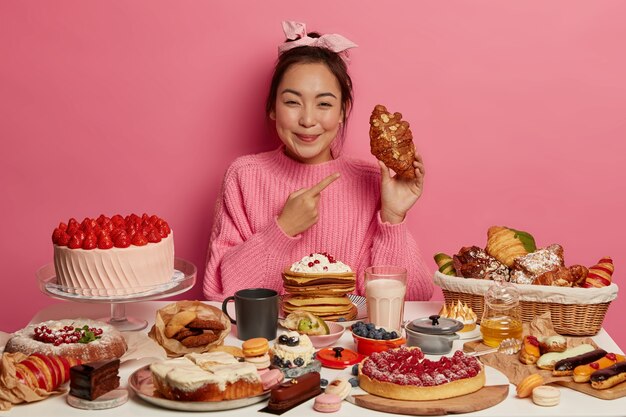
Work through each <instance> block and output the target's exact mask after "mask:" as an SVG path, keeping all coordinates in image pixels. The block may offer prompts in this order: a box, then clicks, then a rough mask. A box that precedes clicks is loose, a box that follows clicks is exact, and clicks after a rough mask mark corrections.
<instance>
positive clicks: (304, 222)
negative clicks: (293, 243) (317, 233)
mask: <svg viewBox="0 0 626 417" xmlns="http://www.w3.org/2000/svg"><path fill="white" fill-rule="evenodd" d="M339 175H340V174H339V173H338V172H336V173H334V174H331V175H329V176H327V177H326V178H324V179H323V180H321V181H320V182H319V183H317V184H315V185H314V186H312V187H310V188H301V189H300V190H297V191H294V192H293V193H291V194H289V198H287V201H286V202H285V205H284V206H283V210H282V211H281V212H280V214H279V215H278V219H277V221H278V225H279V226H280V228H281V229H282V230H283V232H285V234H286V235H288V236H292V237H293V236H296V235H298V234H300V233H302V232H304V231H305V230H308V229H309V227H311V226H313V225H314V224H315V223H317V220H318V218H319V213H318V210H317V205H318V204H319V200H320V194H321V192H322V191H324V189H326V187H328V186H329V185H330V184H332V183H333V182H334V181H335V180H336V179H337V178H339Z"/></svg>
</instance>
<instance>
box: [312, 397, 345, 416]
mask: <svg viewBox="0 0 626 417" xmlns="http://www.w3.org/2000/svg"><path fill="white" fill-rule="evenodd" d="M341 401H342V399H341V398H340V397H339V396H338V395H335V394H328V393H324V394H320V395H318V396H317V397H315V402H314V403H313V409H314V410H315V411H319V412H321V413H334V412H335V411H339V410H340V409H341Z"/></svg>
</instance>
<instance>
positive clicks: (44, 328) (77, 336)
mask: <svg viewBox="0 0 626 417" xmlns="http://www.w3.org/2000/svg"><path fill="white" fill-rule="evenodd" d="M126 348H127V347H126V341H125V340H124V338H123V337H122V334H121V333H120V332H119V331H118V330H117V329H116V328H115V327H113V326H110V325H108V324H106V323H104V322H101V321H96V320H91V319H84V318H78V319H63V320H49V321H45V322H42V323H36V324H31V325H29V326H27V327H25V328H23V329H22V330H18V331H17V332H15V333H14V334H13V336H12V337H11V338H10V339H9V340H8V341H7V344H6V346H5V348H4V351H5V352H21V353H24V354H26V355H32V354H34V353H41V354H43V355H56V356H63V357H66V358H76V359H79V360H80V362H83V363H84V362H94V361H100V360H104V359H114V358H119V357H121V356H122V355H123V354H124V353H126Z"/></svg>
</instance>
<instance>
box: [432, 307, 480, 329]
mask: <svg viewBox="0 0 626 417" xmlns="http://www.w3.org/2000/svg"><path fill="white" fill-rule="evenodd" d="M439 316H441V317H447V318H450V319H454V320H457V321H460V322H461V323H463V328H462V329H461V330H459V333H464V332H471V331H472V330H474V329H475V328H476V321H477V320H478V316H477V315H476V313H474V310H472V308H471V307H469V306H468V305H467V304H465V303H461V300H457V302H456V303H450V305H447V304H445V303H444V305H443V307H441V310H440V311H439Z"/></svg>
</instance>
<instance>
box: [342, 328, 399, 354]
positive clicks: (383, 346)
mask: <svg viewBox="0 0 626 417" xmlns="http://www.w3.org/2000/svg"><path fill="white" fill-rule="evenodd" d="M352 338H353V339H354V344H355V345H356V350H357V352H359V353H360V354H361V355H365V356H369V355H371V354H372V353H374V352H384V351H386V350H389V349H395V348H398V347H400V346H402V345H404V344H405V343H406V339H405V338H404V337H399V338H397V339H390V340H376V339H369V338H367V337H361V336H357V335H355V334H354V333H352Z"/></svg>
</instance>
